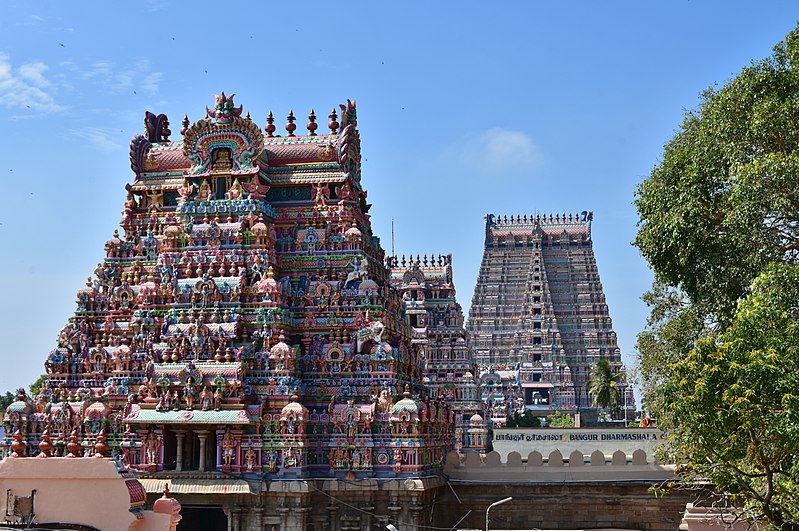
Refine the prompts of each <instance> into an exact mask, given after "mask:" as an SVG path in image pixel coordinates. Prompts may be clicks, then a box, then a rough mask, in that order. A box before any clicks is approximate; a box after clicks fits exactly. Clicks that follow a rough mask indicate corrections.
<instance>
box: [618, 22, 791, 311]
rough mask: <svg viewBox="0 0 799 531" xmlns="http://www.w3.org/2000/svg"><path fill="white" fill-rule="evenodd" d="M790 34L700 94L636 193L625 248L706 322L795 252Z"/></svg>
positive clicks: (734, 304) (789, 260)
mask: <svg viewBox="0 0 799 531" xmlns="http://www.w3.org/2000/svg"><path fill="white" fill-rule="evenodd" d="M797 93H799V29H795V30H794V31H792V32H791V33H790V34H789V35H788V36H787V37H786V39H785V41H784V42H782V43H780V44H779V45H777V46H776V47H775V49H774V53H773V55H772V56H771V57H768V58H767V59H764V60H761V61H758V62H755V63H753V64H752V65H750V66H748V67H746V68H744V69H743V71H742V72H741V73H740V74H739V75H738V76H736V77H735V78H734V79H732V80H731V81H730V82H729V83H728V84H727V85H726V86H724V87H722V88H720V89H715V88H711V89H708V90H707V91H705V93H704V94H703V95H702V98H701V102H700V105H699V108H698V109H697V110H694V111H690V112H688V113H687V114H686V116H685V119H684V121H683V123H682V126H681V128H680V130H679V131H678V132H677V134H676V135H675V137H674V138H673V139H672V140H671V141H669V142H668V143H667V144H666V146H665V148H664V152H663V157H662V161H661V162H660V164H658V165H657V166H656V167H655V168H654V170H653V171H652V173H651V175H650V176H649V177H648V178H647V179H646V180H645V181H644V182H643V183H641V185H640V186H639V187H638V189H637V191H636V196H637V197H636V200H635V205H636V207H637V209H638V212H639V216H640V218H639V231H638V234H637V236H636V238H635V242H634V243H635V245H636V246H638V248H639V249H640V250H641V253H642V254H643V256H644V257H645V258H646V259H647V261H648V262H649V263H650V265H651V266H652V267H653V269H654V270H655V275H656V280H657V281H658V282H660V283H662V284H663V285H665V286H670V287H675V288H679V289H680V290H681V291H682V292H683V293H684V294H685V295H686V296H687V298H688V300H690V302H691V304H692V305H695V306H696V307H697V310H696V311H698V312H699V313H700V314H701V315H703V316H704V317H705V318H706V319H707V321H708V322H710V323H712V324H717V323H718V324H721V325H722V326H723V325H724V324H725V323H727V322H728V321H729V320H730V319H731V317H732V315H733V314H734V311H735V307H736V302H737V301H738V300H739V299H740V298H741V297H742V296H744V295H745V294H746V292H747V289H748V287H749V285H750V284H751V283H752V281H753V280H754V278H755V277H756V276H757V275H758V274H759V273H760V272H761V271H763V269H764V268H765V267H766V265H768V264H769V263H771V262H795V261H796V260H797V258H798V256H797V254H798V253H799V128H798V127H797V126H796V124H797V123H799V99H797V98H796V94H797Z"/></svg>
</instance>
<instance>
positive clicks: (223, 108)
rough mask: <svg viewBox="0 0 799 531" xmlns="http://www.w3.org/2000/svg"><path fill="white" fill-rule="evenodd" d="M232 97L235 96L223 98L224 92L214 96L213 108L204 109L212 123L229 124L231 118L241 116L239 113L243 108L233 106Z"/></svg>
mask: <svg viewBox="0 0 799 531" xmlns="http://www.w3.org/2000/svg"><path fill="white" fill-rule="evenodd" d="M233 96H235V94H231V95H230V96H225V93H224V91H223V92H222V94H214V108H213V109H209V108H208V107H206V108H205V112H206V113H207V114H208V117H209V118H211V120H212V121H213V123H220V124H229V123H231V122H232V121H233V118H236V117H238V116H241V111H243V110H244V108H243V107H242V106H241V105H239V106H238V107H234V106H233Z"/></svg>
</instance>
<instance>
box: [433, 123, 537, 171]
mask: <svg viewBox="0 0 799 531" xmlns="http://www.w3.org/2000/svg"><path fill="white" fill-rule="evenodd" d="M448 155H454V156H455V157H456V159H457V160H458V162H460V164H461V165H463V166H467V167H469V168H470V169H472V170H478V171H480V172H497V171H509V170H529V169H530V168H532V167H534V166H535V165H536V164H537V163H538V162H539V160H540V158H541V154H540V151H539V149H538V146H536V144H535V142H534V141H533V139H532V138H531V137H530V136H529V135H528V134H526V133H524V132H522V131H513V130H510V129H503V128H501V127H494V128H492V129H488V130H486V131H483V132H481V133H479V134H477V135H475V136H473V137H471V138H468V139H466V140H465V141H463V142H461V143H459V144H458V145H457V146H452V147H451V152H450V153H449V154H448Z"/></svg>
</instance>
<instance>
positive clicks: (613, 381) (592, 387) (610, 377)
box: [588, 360, 622, 410]
mask: <svg viewBox="0 0 799 531" xmlns="http://www.w3.org/2000/svg"><path fill="white" fill-rule="evenodd" d="M621 377H622V375H621V373H620V372H618V371H617V370H614V369H613V366H612V365H611V364H610V362H609V361H608V360H599V361H598V362H596V363H595V364H594V366H593V367H591V372H590V373H589V376H588V378H589V380H588V396H589V397H591V405H593V406H594V407H601V408H602V409H605V410H610V409H613V408H615V407H616V406H618V405H619V402H620V399H619V397H620V393H619V387H620V381H621Z"/></svg>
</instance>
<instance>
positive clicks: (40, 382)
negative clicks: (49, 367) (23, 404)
mask: <svg viewBox="0 0 799 531" xmlns="http://www.w3.org/2000/svg"><path fill="white" fill-rule="evenodd" d="M45 380H47V375H46V374H42V375H41V376H39V377H38V378H36V381H35V382H33V383H32V384H30V385H29V386H28V393H29V394H30V396H31V397H34V396H36V395H38V394H39V392H40V391H41V390H42V387H43V386H44V382H45Z"/></svg>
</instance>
